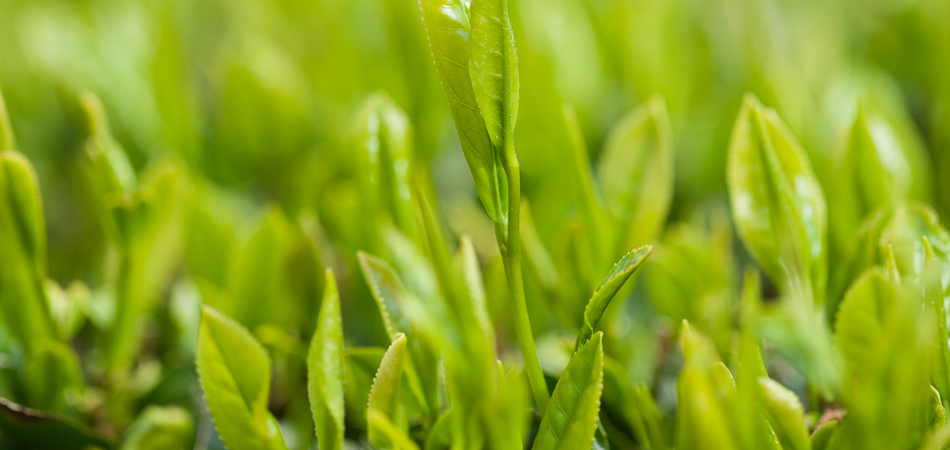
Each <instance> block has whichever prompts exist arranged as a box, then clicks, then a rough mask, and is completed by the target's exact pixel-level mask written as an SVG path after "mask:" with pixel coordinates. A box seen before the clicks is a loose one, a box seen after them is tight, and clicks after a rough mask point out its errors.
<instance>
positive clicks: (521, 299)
mask: <svg viewBox="0 0 950 450" xmlns="http://www.w3.org/2000/svg"><path fill="white" fill-rule="evenodd" d="M508 145H512V144H507V145H506V146H508ZM512 147H513V145H512ZM503 163H504V164H505V173H506V174H507V178H508V229H507V230H505V229H503V228H502V224H501V223H499V222H495V237H496V239H497V240H498V247H499V250H501V254H502V261H503V262H504V264H505V275H506V277H507V279H508V292H509V294H510V295H511V303H510V304H511V312H512V316H513V317H514V325H515V337H516V338H517V339H518V346H519V347H520V348H521V354H522V357H524V363H525V370H526V371H527V372H528V383H529V384H530V385H531V392H532V394H533V395H534V401H535V403H536V404H537V407H538V413H539V414H540V415H541V416H542V417H543V416H544V411H545V410H546V409H547V407H548V402H549V401H550V400H551V394H550V393H549V392H548V385H547V382H546V381H545V380H544V372H543V371H542V370H541V361H540V360H539V359H538V351H537V349H536V348H535V346H534V333H533V332H532V331H531V319H530V318H529V317H528V303H527V301H526V300H525V295H524V280H523V278H522V273H521V228H520V227H521V168H520V166H519V164H518V157H517V156H515V152H514V148H507V149H506V152H505V157H504V159H503Z"/></svg>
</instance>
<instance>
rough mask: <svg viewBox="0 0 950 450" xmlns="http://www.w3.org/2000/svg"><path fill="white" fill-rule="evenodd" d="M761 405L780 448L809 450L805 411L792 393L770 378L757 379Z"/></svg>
mask: <svg viewBox="0 0 950 450" xmlns="http://www.w3.org/2000/svg"><path fill="white" fill-rule="evenodd" d="M759 387H760V388H761V390H762V399H763V400H764V402H763V405H764V406H765V410H766V412H767V413H768V416H769V421H770V422H771V423H772V426H773V428H774V429H775V432H776V434H778V438H779V441H780V442H781V443H782V448H783V449H787V450H810V448H811V445H810V443H809V440H808V430H806V429H805V417H804V416H805V409H804V408H803V407H802V403H801V401H799V400H798V396H796V395H795V393H794V392H792V391H790V390H789V389H788V388H786V387H785V386H782V385H781V384H779V383H778V382H777V381H775V380H772V379H770V378H765V377H763V378H759Z"/></svg>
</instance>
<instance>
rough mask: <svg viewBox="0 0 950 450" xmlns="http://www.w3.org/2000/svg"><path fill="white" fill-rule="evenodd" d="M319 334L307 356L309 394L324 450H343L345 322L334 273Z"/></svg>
mask: <svg viewBox="0 0 950 450" xmlns="http://www.w3.org/2000/svg"><path fill="white" fill-rule="evenodd" d="M323 289H324V291H323V303H322V305H321V306H320V316H319V317H318V318H317V330H316V332H314V334H313V340H311V341H310V350H309V352H308V353H307V392H308V393H309V394H310V395H309V397H310V410H311V412H312V413H313V423H314V425H315V426H316V433H317V445H319V446H320V448H321V449H322V450H340V449H342V448H343V414H344V410H343V319H342V317H341V315H340V295H339V294H338V293H337V288H336V279H335V278H334V277H333V271H332V270H330V269H327V271H326V282H325V283H324V288H323Z"/></svg>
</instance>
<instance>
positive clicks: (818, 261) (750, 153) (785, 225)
mask: <svg viewBox="0 0 950 450" xmlns="http://www.w3.org/2000/svg"><path fill="white" fill-rule="evenodd" d="M728 158H729V159H728V170H727V181H728V187H729V198H730V202H731V204H732V215H733V218H734V221H735V225H736V230H737V231H738V233H739V237H741V238H742V241H743V243H744V244H745V246H746V248H747V249H749V252H750V253H751V254H752V256H754V257H755V259H756V260H757V261H758V263H759V264H760V265H761V266H762V268H763V269H765V272H766V273H767V274H768V275H769V277H770V278H772V280H773V281H774V282H775V283H776V284H778V285H779V286H780V287H781V289H783V290H789V289H791V288H792V287H793V286H794V287H796V288H799V289H801V288H805V289H811V290H812V296H813V297H814V298H815V300H816V301H818V302H821V301H823V298H824V286H825V283H826V278H827V274H826V272H827V252H826V249H825V242H824V241H825V234H826V229H827V208H826V206H825V199H824V195H823V194H822V190H821V186H820V185H819V184H818V180H817V178H816V177H815V174H814V172H813V171H812V168H811V163H810V162H809V161H808V158H807V156H806V155H805V151H804V150H803V149H802V148H801V145H800V144H799V143H798V141H797V140H796V139H795V137H794V136H793V135H792V133H791V131H790V130H789V129H788V127H786V126H785V124H784V123H783V122H782V121H781V119H779V117H778V114H776V112H775V111H774V110H772V109H769V108H766V107H764V106H762V104H761V103H759V101H758V100H757V99H756V98H755V97H754V96H752V95H748V96H746V99H745V101H744V102H743V105H742V109H741V110H740V112H739V118H738V119H737V120H736V124H735V127H734V128H733V131H732V141H731V143H730V144H729V157H728Z"/></svg>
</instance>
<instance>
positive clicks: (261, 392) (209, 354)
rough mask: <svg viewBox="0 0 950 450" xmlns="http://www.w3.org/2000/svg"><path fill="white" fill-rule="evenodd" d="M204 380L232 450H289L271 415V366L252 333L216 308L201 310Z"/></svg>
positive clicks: (199, 362) (201, 378)
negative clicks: (269, 402)
mask: <svg viewBox="0 0 950 450" xmlns="http://www.w3.org/2000/svg"><path fill="white" fill-rule="evenodd" d="M196 360H197V366H198V367H197V368H198V378H199V381H200V383H201V389H202V390H203V391H204V394H205V401H207V402H208V409H209V410H210V411H211V416H212V418H214V424H215V426H216V427H217V429H218V433H219V434H220V435H221V439H222V440H223V441H224V443H225V444H227V445H228V447H229V448H232V449H235V450H244V449H248V450H250V449H261V450H265V449H278V448H284V444H283V438H282V437H281V436H280V430H279V428H276V427H275V425H276V424H275V423H274V422H273V421H274V418H273V416H271V414H270V412H269V411H268V410H267V402H268V398H269V396H270V381H271V372H270V370H271V364H270V359H269V358H268V357H267V353H266V352H265V351H264V348H263V347H262V346H261V345H260V344H259V343H258V342H257V341H256V340H254V337H253V336H251V333H249V332H248V331H247V329H245V328H244V327H242V326H241V325H239V324H238V323H237V322H235V321H234V320H232V319H230V318H228V317H227V316H225V315H224V314H221V313H220V312H218V311H217V310H215V309H214V308H211V307H209V306H203V307H202V308H201V325H200V328H199V331H198V345H197V352H196Z"/></svg>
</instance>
